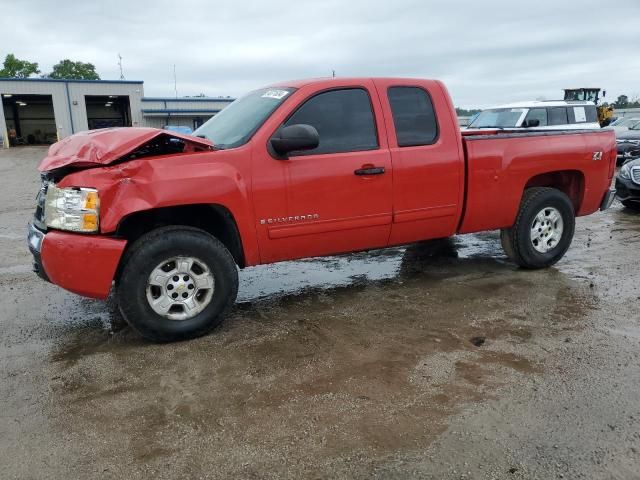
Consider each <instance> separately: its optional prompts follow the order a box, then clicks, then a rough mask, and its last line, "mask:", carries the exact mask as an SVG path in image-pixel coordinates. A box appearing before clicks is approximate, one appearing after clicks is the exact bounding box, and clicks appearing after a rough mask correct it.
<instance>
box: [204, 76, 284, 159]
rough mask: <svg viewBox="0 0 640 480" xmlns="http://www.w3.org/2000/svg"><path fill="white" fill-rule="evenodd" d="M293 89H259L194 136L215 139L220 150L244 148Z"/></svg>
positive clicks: (219, 115)
mask: <svg viewBox="0 0 640 480" xmlns="http://www.w3.org/2000/svg"><path fill="white" fill-rule="evenodd" d="M294 90H295V89H293V88H280V87H279V88H262V89H260V90H255V91H253V92H251V93H249V94H247V95H245V96H244V97H242V98H239V99H238V100H236V101H235V102H232V103H231V104H230V105H229V106H228V107H227V108H225V109H224V110H222V111H221V112H220V113H218V114H217V115H215V116H214V117H212V118H211V119H209V120H208V121H207V122H205V123H204V124H203V125H202V126H201V127H200V128H198V129H197V130H196V131H195V132H193V135H195V136H197V137H204V138H206V139H208V140H211V141H212V142H213V144H214V146H215V147H217V148H233V147H239V146H240V145H244V144H245V143H247V142H248V141H249V139H250V138H251V137H252V136H253V134H254V133H255V132H256V130H258V128H260V126H261V125H262V124H263V123H264V122H265V120H266V119H267V118H268V117H269V115H271V114H272V113H273V112H274V110H275V109H276V108H278V106H279V105H280V104H281V103H282V102H284V100H285V98H287V96H288V95H289V94H290V93H291V92H293V91H294Z"/></svg>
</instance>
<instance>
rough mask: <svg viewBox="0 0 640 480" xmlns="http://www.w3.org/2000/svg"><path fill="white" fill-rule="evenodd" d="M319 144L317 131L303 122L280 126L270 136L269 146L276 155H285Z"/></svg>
mask: <svg viewBox="0 0 640 480" xmlns="http://www.w3.org/2000/svg"><path fill="white" fill-rule="evenodd" d="M319 144H320V135H318V131H317V130H316V129H315V128H314V127H312V126H311V125H305V124H303V123H301V124H298V125H289V126H288V127H284V128H281V129H280V130H278V131H277V132H276V133H275V135H274V136H273V137H271V147H272V148H273V149H274V150H275V151H276V153H277V154H278V155H286V154H288V153H290V152H295V151H297V150H313V149H314V148H316V147H317V146H318V145H319Z"/></svg>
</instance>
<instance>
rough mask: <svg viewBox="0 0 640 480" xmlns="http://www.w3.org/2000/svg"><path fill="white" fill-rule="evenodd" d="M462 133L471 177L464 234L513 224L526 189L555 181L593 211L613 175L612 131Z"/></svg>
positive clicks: (583, 211)
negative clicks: (565, 187) (567, 188)
mask: <svg viewBox="0 0 640 480" xmlns="http://www.w3.org/2000/svg"><path fill="white" fill-rule="evenodd" d="M461 133H462V143H463V148H464V152H465V160H466V171H467V175H466V184H465V185H466V186H465V188H466V195H465V198H466V201H465V206H464V211H463V216H462V220H461V222H460V226H459V229H458V231H459V233H469V232H477V231H482V230H488V229H495V228H507V227H509V226H511V225H513V223H514V220H515V217H516V214H517V211H518V207H519V205H520V199H521V196H522V192H523V191H524V189H525V188H528V187H535V186H540V185H547V186H548V185H549V184H550V182H551V185H554V184H557V185H558V186H560V185H564V186H569V190H570V192H571V195H570V198H571V200H572V202H573V203H574V208H575V210H576V215H588V214H590V213H593V212H595V211H596V210H598V208H599V206H600V202H601V201H602V195H603V192H605V191H606V190H607V188H608V186H609V184H610V182H611V178H612V177H613V171H614V167H615V157H616V144H615V135H613V132H612V131H611V130H609V129H602V130H554V131H526V132H523V131H521V130H520V131H516V130H487V131H482V132H480V131H477V130H476V131H472V130H471V131H462V132H461ZM559 168H561V170H560V171H559ZM551 172H553V173H551Z"/></svg>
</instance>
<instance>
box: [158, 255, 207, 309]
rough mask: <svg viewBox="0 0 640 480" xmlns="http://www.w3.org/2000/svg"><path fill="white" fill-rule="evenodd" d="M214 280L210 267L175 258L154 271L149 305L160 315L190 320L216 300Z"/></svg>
mask: <svg viewBox="0 0 640 480" xmlns="http://www.w3.org/2000/svg"><path fill="white" fill-rule="evenodd" d="M214 289H215V280H214V277H213V274H212V273H211V271H210V270H209V268H208V267H207V265H206V264H205V263H204V262H203V261H202V260H200V259H198V258H195V257H174V258H170V259H169V260H166V261H164V262H162V263H161V264H160V265H158V266H157V267H156V268H154V269H153V271H152V272H151V275H149V280H148V281H147V301H148V302H149V306H151V308H152V309H153V311H154V312H156V313H157V314H158V315H161V316H163V317H165V318H168V319H169V320H188V319H190V318H193V317H195V316H196V315H197V314H199V313H200V312H202V311H203V310H204V309H205V308H206V307H207V305H209V303H211V299H212V298H213V292H214Z"/></svg>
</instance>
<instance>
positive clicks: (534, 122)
mask: <svg viewBox="0 0 640 480" xmlns="http://www.w3.org/2000/svg"><path fill="white" fill-rule="evenodd" d="M522 126H523V127H525V128H529V127H539V126H540V120H538V119H537V118H532V119H531V120H525V121H524V122H523V123H522Z"/></svg>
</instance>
